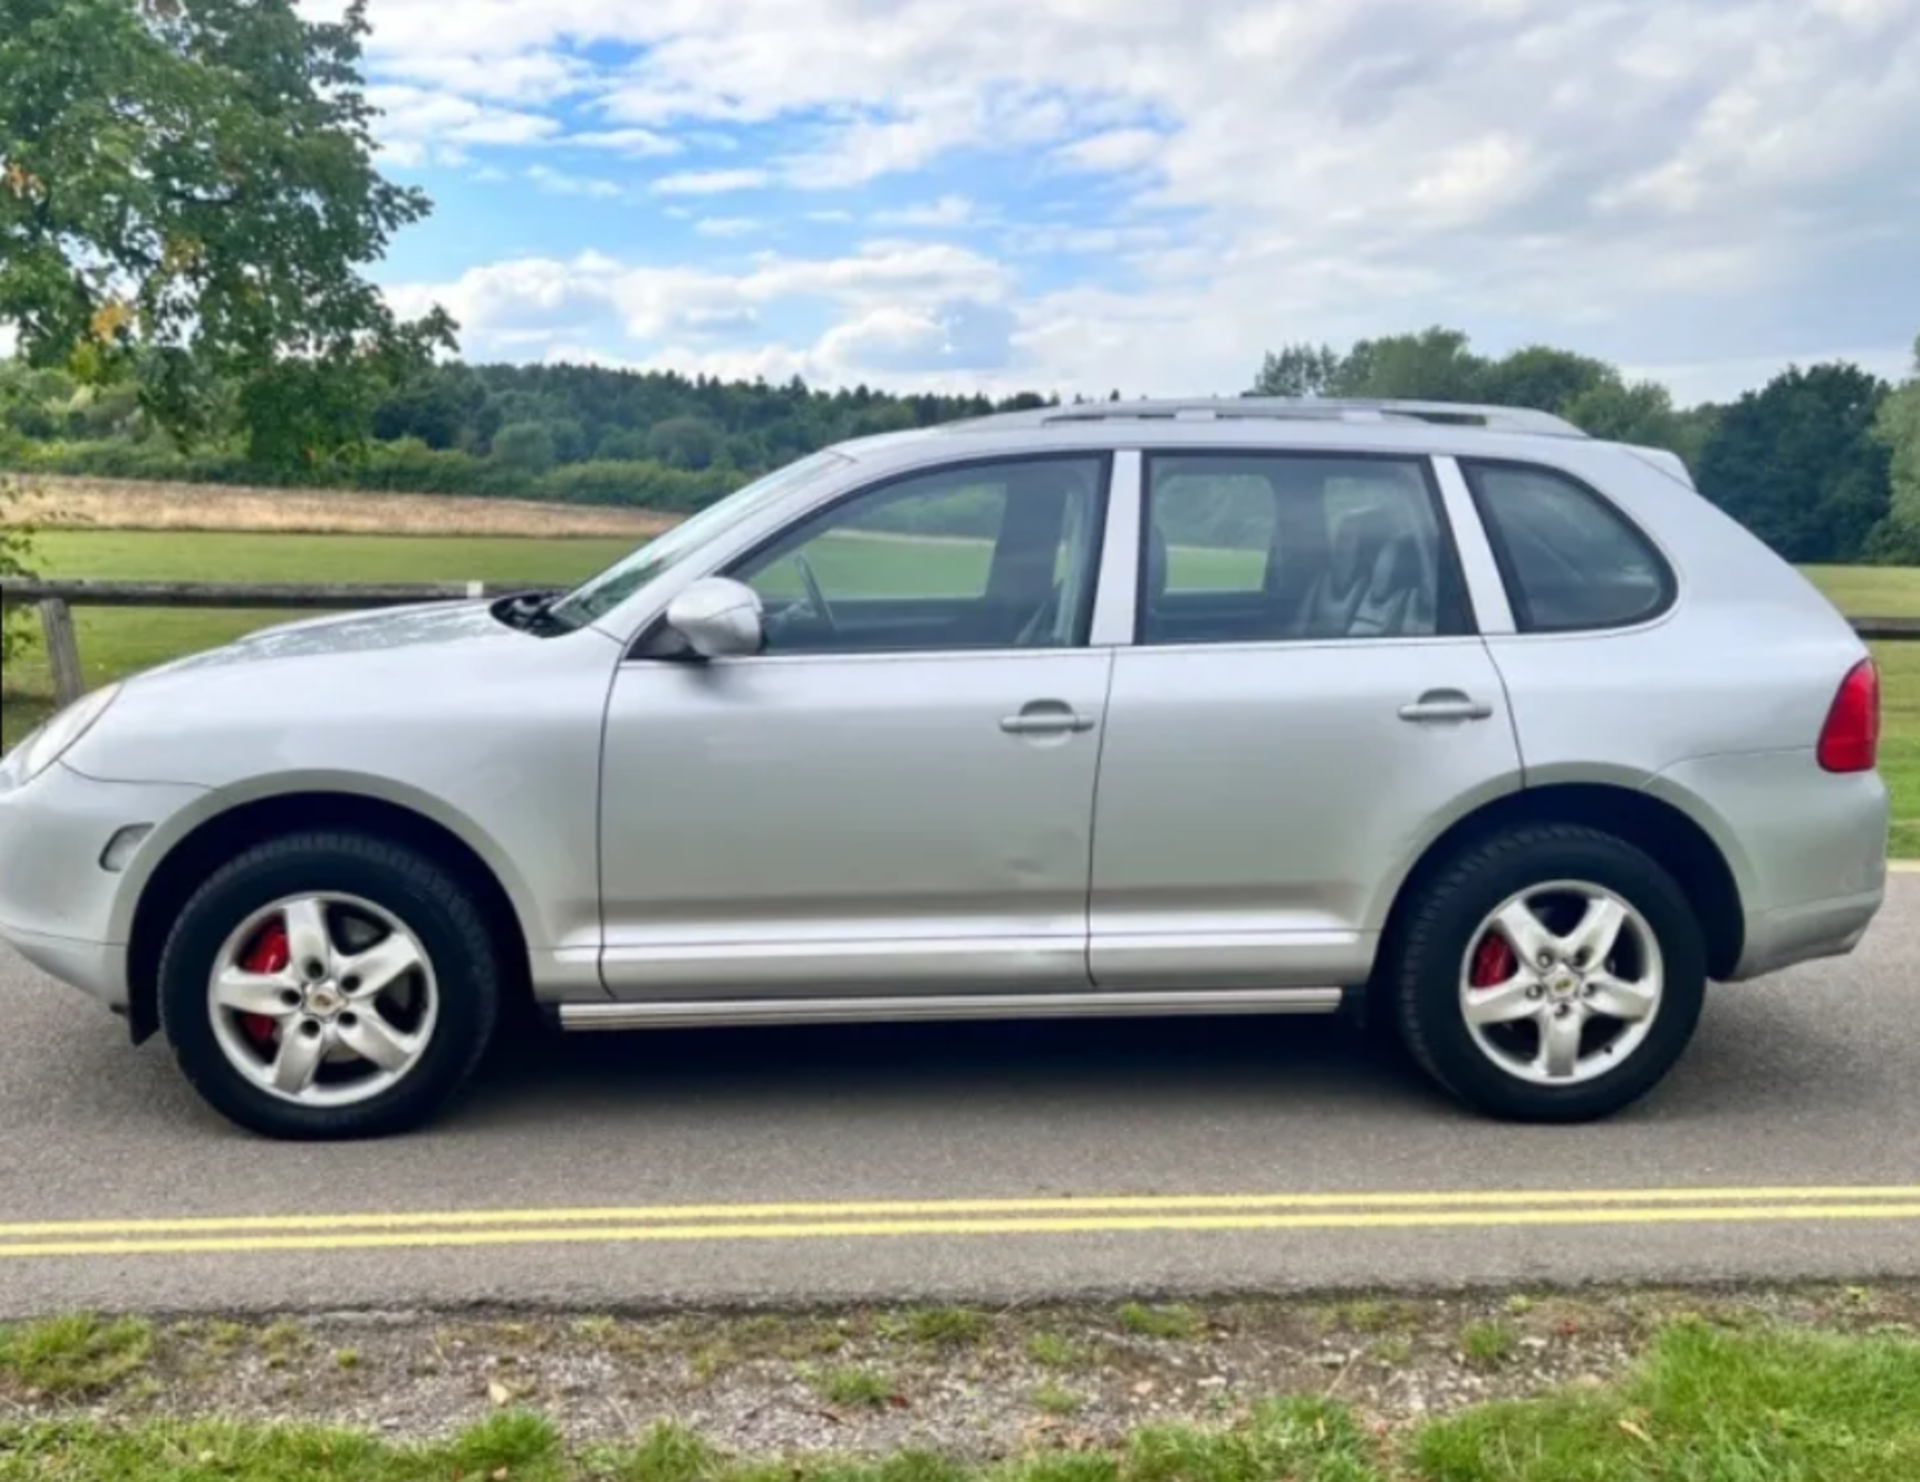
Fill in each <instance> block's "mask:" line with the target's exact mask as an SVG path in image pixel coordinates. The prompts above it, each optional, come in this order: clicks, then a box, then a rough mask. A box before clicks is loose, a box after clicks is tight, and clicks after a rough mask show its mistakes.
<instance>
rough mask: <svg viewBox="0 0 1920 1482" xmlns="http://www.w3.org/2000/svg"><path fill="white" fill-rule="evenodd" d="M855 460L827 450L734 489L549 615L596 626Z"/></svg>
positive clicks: (577, 591) (556, 606) (571, 623)
mask: <svg viewBox="0 0 1920 1482" xmlns="http://www.w3.org/2000/svg"><path fill="white" fill-rule="evenodd" d="M852 461H853V460H852V459H850V458H846V457H843V456H842V455H841V454H839V453H835V452H833V451H831V450H826V451H822V452H819V453H814V454H812V455H810V456H808V457H805V458H802V459H800V460H799V461H798V462H797V463H789V464H788V465H787V466H786V467H784V468H777V469H775V470H774V471H773V472H772V473H770V474H768V475H767V476H766V477H765V478H761V479H756V480H754V481H753V482H752V483H751V484H748V485H747V486H746V487H745V488H743V489H736V490H735V491H734V492H733V493H731V494H729V495H727V497H726V498H724V499H722V500H721V501H720V502H719V503H718V504H710V505H708V506H707V507H706V508H705V509H703V510H701V511H700V513H699V514H697V515H694V516H693V517H692V518H691V519H688V520H685V521H682V522H681V523H680V524H678V525H675V526H674V527H673V528H672V529H671V530H669V531H667V532H666V533H665V534H664V535H661V536H659V537H658V538H656V539H654V540H651V541H648V542H647V544H645V545H643V546H641V547H640V549H639V550H637V551H635V552H634V553H633V554H632V555H630V556H628V557H627V558H626V559H625V560H623V561H621V562H619V563H618V564H617V565H614V566H611V567H609V568H608V569H607V570H605V571H603V572H601V573H600V574H599V575H598V576H596V577H594V578H593V579H592V580H591V581H588V582H586V583H585V584H584V585H582V586H579V587H576V588H575V589H574V590H573V591H571V592H569V593H568V594H567V595H566V596H565V597H562V598H561V599H560V600H559V601H558V602H556V603H554V604H553V606H552V607H551V608H550V609H548V616H549V617H550V618H551V619H553V620H555V621H558V622H559V623H562V624H564V625H565V626H567V627H570V628H580V627H585V626H586V625H587V624H588V623H592V622H596V621H598V620H599V619H600V618H603V617H605V616H606V615H607V614H608V613H610V612H612V611H613V610H614V608H616V607H618V606H619V605H620V604H621V603H622V602H625V601H626V600H627V598H629V597H631V596H632V595H633V594H634V593H635V592H637V591H639V590H640V589H641V588H642V587H644V586H645V585H646V584H647V583H648V582H650V581H652V580H653V579H654V578H655V577H657V576H660V575H662V574H663V573H664V572H666V571H668V570H669V569H670V568H672V567H673V566H675V565H677V564H678V563H679V562H680V560H681V559H682V558H683V557H685V556H686V555H687V554H688V553H689V552H690V551H693V550H695V549H697V548H698V547H700V546H703V545H705V544H706V543H707V542H708V541H710V540H712V539H714V538H715V537H716V536H719V535H722V534H724V533H725V532H726V531H727V530H729V529H731V528H732V527H733V526H735V525H738V524H740V523H741V522H743V521H745V520H749V519H751V518H753V516H755V515H757V514H759V513H760V511H761V510H763V509H764V508H766V506H768V505H769V504H772V503H773V502H774V500H776V499H779V498H781V497H782V496H783V495H786V494H790V493H792V492H793V490H795V489H797V488H799V487H800V486H801V485H802V484H805V483H809V482H811V481H812V480H814V479H816V478H818V477H819V476H820V475H821V474H823V473H825V472H827V471H828V470H829V469H834V468H844V467H845V466H847V465H848V464H850V463H851V462H852Z"/></svg>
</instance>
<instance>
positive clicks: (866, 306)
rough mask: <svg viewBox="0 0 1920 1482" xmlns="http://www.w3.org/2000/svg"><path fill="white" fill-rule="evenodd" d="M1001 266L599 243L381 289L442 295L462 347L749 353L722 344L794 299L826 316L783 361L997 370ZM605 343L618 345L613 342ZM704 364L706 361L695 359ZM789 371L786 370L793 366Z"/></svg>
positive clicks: (941, 250)
mask: <svg viewBox="0 0 1920 1482" xmlns="http://www.w3.org/2000/svg"><path fill="white" fill-rule="evenodd" d="M1007 288H1008V278H1007V275H1006V272H1005V270H1004V269H1003V268H1002V267H1001V266H1000V265H999V264H998V263H996V262H994V261H992V260H991V259H989V258H985V257H982V256H980V255H979V254H977V253H973V252H969V251H967V250H966V249H964V248H959V247H954V246H950V245H945V244H939V243H926V242H885V241H882V242H871V243H868V244H866V245H865V246H863V247H862V248H861V249H860V250H858V251H857V252H854V253H851V254H849V255H846V256H842V257H813V258H797V257H788V256H783V255H781V254H779V253H776V252H762V253H759V254H757V255H755V256H754V257H753V258H751V259H750V261H749V262H748V263H747V264H746V265H745V266H744V267H742V268H741V269H739V270H738V271H734V272H721V271H716V270H713V269H711V268H707V267H700V268H691V267H648V266H633V265H628V264H623V263H620V262H616V261H614V260H613V259H610V258H607V257H604V256H601V255H598V254H592V253H589V254H583V255H581V256H579V257H576V258H572V259H567V260H562V259H556V258H523V259H517V260H514V261H510V262H502V263H495V264H492V265H489V266H487V267H483V268H475V269H471V270H469V271H468V272H466V273H464V274H462V275H461V276H460V277H459V278H457V279H455V280H453V281H451V282H446V283H437V284H414V285H409V286H406V287H401V288H396V289H392V290H389V298H390V299H391V300H392V301H393V303H394V305H395V307H396V309H398V310H400V311H401V312H403V313H407V314H417V313H419V312H421V311H422V310H423V309H424V308H425V307H426V306H427V305H429V304H433V303H439V304H442V305H444V306H445V307H446V308H447V310H448V311H449V312H450V313H452V314H453V316H454V318H455V319H457V320H458V321H459V322H460V325H461V336H462V341H463V347H464V349H465V350H466V352H467V353H468V354H469V355H472V356H475V357H478V358H483V359H484V358H490V357H493V356H497V355H501V354H514V355H520V356H527V355H531V356H534V357H536V358H538V357H539V356H542V355H546V354H551V353H553V348H554V347H557V346H579V345H581V344H592V343H595V342H596V340H598V341H603V342H604V341H605V340H606V336H607V334H608V333H609V332H610V331H611V332H613V333H615V334H617V335H618V336H619V338H620V340H621V341H622V342H623V343H624V344H626V345H628V346H630V347H631V348H632V353H633V354H634V355H635V356H636V357H637V358H647V356H648V355H650V354H651V355H659V354H664V353H665V351H664V350H663V349H661V348H660V347H662V346H667V345H679V346H682V347H685V346H687V345H692V346H693V347H694V348H696V349H697V350H698V351H699V353H700V355H702V356H707V357H711V356H734V357H741V356H747V357H751V356H753V355H755V354H758V353H759V352H760V351H763V350H766V349H768V347H767V346H765V345H761V346H743V345H739V344H727V343H720V342H724V341H728V340H738V339H739V338H740V337H742V336H744V335H749V334H756V333H759V332H760V331H759V327H760V325H761V323H762V321H763V319H764V318H765V316H766V315H767V314H768V313H769V312H770V311H772V310H774V309H776V308H781V307H799V308H804V309H809V310H811V311H813V312H815V313H822V314H824V315H826V316H827V317H828V318H829V320H830V321H831V327H830V328H829V329H827V330H826V331H825V332H824V333H823V334H822V336H821V337H820V338H819V339H818V340H817V342H816V343H814V344H813V345H809V346H801V347H785V348H783V349H782V351H781V353H782V354H784V355H786V356H788V357H790V359H789V360H788V361H785V362H782V363H784V364H791V365H798V364H801V363H802V362H803V361H804V363H805V364H807V365H809V366H811V367H813V368H814V369H815V371H816V372H818V373H820V374H825V373H826V368H832V370H833V373H834V374H836V375H837V374H840V373H841V372H846V373H848V374H856V373H857V372H859V371H862V370H864V371H865V372H866V373H868V374H876V373H880V372H884V371H893V370H901V371H906V370H921V369H924V370H929V371H938V370H942V369H944V368H947V367H952V368H954V369H955V370H956V371H960V370H964V369H965V368H966V367H969V366H970V367H972V368H974V369H975V370H997V369H998V368H1000V367H1001V366H1002V365H1003V364H1004V362H1005V360H1006V358H1007V353H1008V346H1009V344H1010V342H1011V336H1012V333H1013V328H1014V316H1013V311H1012V309H1011V308H1009V307H1008V306H1007V303H1006V297H1007ZM607 353H610V354H617V353H624V352H622V351H621V350H620V349H619V348H618V347H617V346H614V345H612V344H608V348H607ZM703 363H704V362H703ZM792 373H793V372H792V370H788V371H787V374H792Z"/></svg>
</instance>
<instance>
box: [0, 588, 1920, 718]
mask: <svg viewBox="0 0 1920 1482" xmlns="http://www.w3.org/2000/svg"><path fill="white" fill-rule="evenodd" d="M537 585H538V584H537V583H525V584H518V585H516V584H514V583H501V582H493V583H488V582H477V581H475V582H422V583H419V584H416V585H412V586H369V585H359V584H355V583H351V582H349V583H310V584H280V583H274V584H267V585H247V584H236V583H222V582H157V581H0V601H4V602H5V603H6V604H7V605H8V606H9V607H11V606H15V605H19V606H28V605H33V606H37V607H38V608H39V609H40V627H41V631H42V633H43V634H44V635H45V637H46V641H47V661H48V665H49V667H50V668H51V669H52V671H53V684H54V695H55V698H56V699H58V700H59V702H60V703H61V704H63V705H64V704H69V703H71V702H72V701H74V700H77V699H79V698H80V696H81V695H82V694H84V693H85V691H86V682H85V679H84V676H83V671H82V670H81V667H80V647H79V639H78V638H77V637H76V636H75V634H74V628H73V613H72V609H73V608H75V607H172V608H198V609H208V608H222V609H234V610H240V611H245V610H249V609H251V610H257V611H275V612H286V611H294V612H355V611H363V610H366V609H370V608H385V607H412V606H415V605H417V604H420V603H426V602H459V601H471V600H477V599H479V598H484V597H497V596H501V595H503V594H504V593H507V592H519V591H527V590H531V589H532V588H534V587H535V586H537ZM1851 621H1852V623H1853V627H1854V631H1855V632H1857V633H1858V634H1859V635H1860V636H1861V637H1862V638H1865V639H1869V640H1873V641H1886V642H1901V641H1909V640H1914V639H1920V618H1904V617H1865V618H1854V619H1852V620H1851Z"/></svg>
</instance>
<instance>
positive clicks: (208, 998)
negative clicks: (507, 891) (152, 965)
mask: <svg viewBox="0 0 1920 1482" xmlns="http://www.w3.org/2000/svg"><path fill="white" fill-rule="evenodd" d="M499 1000H500V988H499V971H498V965H497V963H496V962H495V960H494V955H493V950H492V946H491V943H490V940H489V937H488V934H487V930H486V926H485V923H484V921H483V920H482V918H481V916H480V914H479V912H478V911H477V910H476V909H475V908H474V905H473V903H472V901H471V900H470V899H469V898H468V897H467V895H466V894H465V892H464V891H463V890H462V889H461V888H460V886H459V884H458V883H457V882H456V881H455V880H453V879H452V877H450V876H449V875H448V874H447V873H446V872H445V871H444V870H442V869H441V868H440V866H439V865H438V864H436V863H435V862H434V861H433V860H431V859H429V858H426V857H425V856H422V855H419V854H416V853H415V852H413V851H411V850H408V849H404V848H401V847H399V846H397V845H394V844H390V843H387V842H386V841H384V840H380V839H374V838H369V837H366V836H362V835H357V834H331V833H314V834H302V835H297V836H291V837H287V838H283V839H276V840H273V841H271V842H269V843H266V844H262V845H260V846H258V847H256V848H254V849H252V850H250V851H248V852H247V853H246V854H244V855H242V856H240V857H239V858H238V859H235V860H234V861H232V862H231V863H230V864H228V865H227V866H225V867H224V868H223V869H221V870H220V871H218V872H217V873H216V874H215V875H214V876H213V877H212V878H211V879H210V880H208V881H207V883H206V884H205V885H204V886H202V887H201V888H200V890H199V891H198V892H196V893H195V895H194V896H193V898H192V899H191V900H190V901H189V902H188V903H187V906H186V909H185V910H184V911H183V912H182V913H181V916H180V920H179V922H178V923H177V924H176V925H175V927H174V930H173V934H172V936H171V937H170V938H169V940H168V942H167V946H166V949H165V952H164V953H163V955H162V958H161V964H160V1007H161V1018H162V1023H163V1026H164V1028H165V1030H166V1033H167V1038H168V1040H169V1042H170V1043H171V1044H172V1046H173V1050H174V1055H175V1057H176V1058H177V1059H178V1061H179V1063H180V1066H181V1069H182V1070H183V1071H184V1072H185V1073H186V1076H187V1078H188V1079H189V1080H190V1081H191V1082H192V1083H193V1085H194V1086H195V1088H196V1089H198V1090H199V1092H200V1093H201V1095H202V1096H204V1097H205V1098H206V1100H207V1101H208V1102H209V1103H210V1104H212V1105H213V1106H214V1107H215V1109H217V1110H218V1111H220V1112H221V1113H223V1114H224V1115H226V1116H227V1117H229V1118H230V1119H232V1120H233V1121H235V1122H238V1123H239V1124H241V1125H242V1126H244V1127H247V1128H250V1129H252V1130H253V1131H256V1132H261V1133H265V1134H267V1135H269V1136H273V1137H281V1138H350V1137H371V1136H380V1135H385V1134H389V1133H394V1132H399V1131H403V1130H406V1129H408V1128H411V1127H414V1126H417V1125H419V1124H420V1123H422V1122H424V1121H426V1120H427V1119H428V1118H430V1117H431V1116H432V1115H434V1114H435V1113H436V1112H437V1111H439V1110H440V1108H441V1107H442V1106H443V1105H444V1104H445V1103H446V1101H447V1100H448V1099H449V1098H450V1097H451V1096H452V1095H453V1094H454V1093H455V1092H456V1091H457V1090H458V1089H459V1088H460V1087H461V1085H463V1084H464V1083H465V1081H466V1080H467V1078H468V1077H469V1076H470V1075H471V1074H472V1072H473V1069H474V1067H475V1065H476V1064H477V1063H478V1061H479V1059H480V1057H481V1055H482V1054H483V1053H484V1051H485V1049H486V1047H487V1044H488V1041H489V1040H490V1039H491V1037H492V1034H493V1029H494V1024H495V1021H496V1019H497V1017H498V1013H499Z"/></svg>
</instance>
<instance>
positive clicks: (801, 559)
mask: <svg viewBox="0 0 1920 1482" xmlns="http://www.w3.org/2000/svg"><path fill="white" fill-rule="evenodd" d="M793 564H794V565H796V566H798V567H799V568H800V580H801V581H803V582H805V583H806V587H807V602H808V603H809V604H810V605H811V606H812V608H813V611H814V614H815V616H817V617H818V618H819V619H820V621H821V622H823V623H825V624H826V625H827V631H828V632H829V633H838V632H839V631H840V625H839V623H837V622H835V621H834V618H833V606H832V604H831V603H829V602H828V601H827V594H826V593H825V592H823V591H821V590H820V578H819V577H817V576H815V575H814V574H813V562H811V561H809V560H808V559H807V553H806V552H805V551H795V552H794V553H793Z"/></svg>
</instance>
